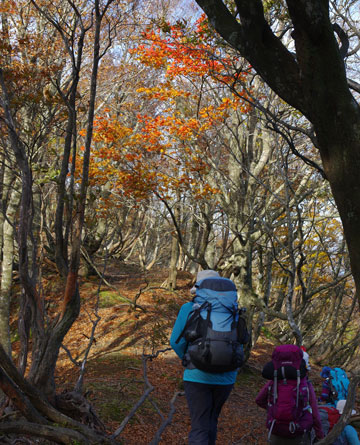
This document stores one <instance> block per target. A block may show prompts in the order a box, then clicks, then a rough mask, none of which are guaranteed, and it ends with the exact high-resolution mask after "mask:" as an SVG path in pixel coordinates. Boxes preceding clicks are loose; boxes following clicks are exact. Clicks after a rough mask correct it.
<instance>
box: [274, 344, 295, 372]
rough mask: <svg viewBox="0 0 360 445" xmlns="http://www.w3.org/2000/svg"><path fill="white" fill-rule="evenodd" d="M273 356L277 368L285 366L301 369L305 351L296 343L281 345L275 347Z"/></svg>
mask: <svg viewBox="0 0 360 445" xmlns="http://www.w3.org/2000/svg"><path fill="white" fill-rule="evenodd" d="M271 358H272V362H273V364H274V368H275V369H279V368H281V367H283V366H293V367H294V368H296V369H300V365H301V361H302V359H303V351H302V350H301V349H300V348H299V346H296V345H280V346H277V347H276V348H275V349H274V351H273V353H272V356H271Z"/></svg>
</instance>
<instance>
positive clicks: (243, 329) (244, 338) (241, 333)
mask: <svg viewBox="0 0 360 445" xmlns="http://www.w3.org/2000/svg"><path fill="white" fill-rule="evenodd" d="M244 312H245V310H244V309H243V308H242V309H239V310H238V314H239V316H238V320H237V335H238V342H239V343H240V344H241V345H245V344H246V343H249V342H250V334H249V331H248V328H247V325H246V320H245V317H244V316H243V314H244Z"/></svg>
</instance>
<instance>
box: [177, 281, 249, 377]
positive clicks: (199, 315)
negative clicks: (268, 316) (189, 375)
mask: <svg viewBox="0 0 360 445" xmlns="http://www.w3.org/2000/svg"><path fill="white" fill-rule="evenodd" d="M196 287H197V289H196V296H195V297H194V299H193V302H194V306H193V310H192V311H191V312H190V314H189V317H188V320H187V322H186V324H185V326H184V329H183V330H182V332H181V334H180V335H179V337H178V338H177V340H176V343H178V342H179V341H180V339H181V338H182V337H184V338H185V340H186V341H187V342H188V347H187V351H186V353H185V355H184V359H183V365H184V366H186V368H188V369H194V368H197V369H200V370H202V371H205V372H210V373H221V372H227V371H234V370H235V369H237V368H239V367H240V366H242V365H243V363H244V351H243V346H242V345H244V344H246V343H248V342H249V333H248V330H247V326H246V321H245V318H244V312H245V310H244V309H240V310H239V309H238V306H237V293H236V287H235V285H234V283H233V282H232V281H231V280H228V279H227V278H207V279H204V280H202V281H201V282H199V283H197V286H196Z"/></svg>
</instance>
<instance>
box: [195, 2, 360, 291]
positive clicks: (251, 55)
mask: <svg viewBox="0 0 360 445" xmlns="http://www.w3.org/2000/svg"><path fill="white" fill-rule="evenodd" d="M197 3H198V4H199V6H200V7H201V8H202V9H203V10H204V11H205V13H206V14H207V16H208V18H209V20H210V23H211V24H212V25H213V27H214V28H215V29H216V30H217V31H218V33H219V34H220V35H221V36H222V37H223V38H224V39H225V40H226V41H227V42H228V43H229V44H230V45H231V46H233V47H234V48H235V49H236V50H238V51H239V53H240V54H241V55H242V56H243V57H245V58H246V59H247V60H248V61H249V63H250V64H251V65H252V67H253V68H254V69H255V70H256V71H257V73H258V74H259V75H260V76H261V77H262V78H263V80H264V81H265V82H266V83H267V84H268V85H269V86H270V87H271V88H272V89H273V90H274V91H275V92H276V93H277V94H278V95H279V96H280V97H281V98H282V99H283V100H285V101H286V102H287V103H289V104H290V105H291V106H293V107H294V108H296V109H298V110H299V111H301V112H302V113H303V114H304V115H305V116H306V117H307V119H308V120H309V121H310V122H311V123H312V124H313V126H314V130H315V134H316V138H317V148H318V149H319V151H320V155H321V159H322V162H323V168H324V171H325V174H326V177H327V179H328V180H329V183H330V186H331V190H332V193H333V196H334V199H335V202H336V205H337V208H338V210H339V214H340V217H341V220H342V223H343V228H344V234H345V238H346V241H347V245H348V249H349V253H350V261H351V268H352V272H353V276H354V280H355V283H356V288H357V295H358V298H359V290H360V231H359V226H360V183H359V179H358V175H359V167H360V107H359V104H358V103H357V102H356V100H355V99H354V97H353V96H352V94H351V92H350V89H349V86H348V82H347V78H346V72H345V64H344V60H343V54H342V53H341V51H340V48H339V45H338V43H337V38H336V35H335V34H334V29H333V24H332V23H331V21H330V17H329V2H328V1H325V0H311V1H309V0H286V4H287V8H288V12H289V16H290V18H291V20H292V24H293V27H294V31H293V32H292V38H293V39H294V43H295V48H296V55H295V56H294V55H293V54H292V53H291V52H290V51H289V50H288V49H287V48H286V47H285V45H283V43H282V42H281V40H280V39H279V38H278V37H277V36H276V35H275V34H274V33H273V32H272V30H271V28H270V26H269V24H268V23H267V21H266V19H265V16H264V10H263V4H262V1H261V0H237V1H236V6H237V11H238V13H239V16H240V20H239V21H238V20H237V18H235V16H234V15H232V14H231V13H230V11H229V9H228V8H227V7H226V6H225V4H224V2H223V1H222V0H197Z"/></svg>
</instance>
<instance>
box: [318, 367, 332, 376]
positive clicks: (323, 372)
mask: <svg viewBox="0 0 360 445" xmlns="http://www.w3.org/2000/svg"><path fill="white" fill-rule="evenodd" d="M330 371H331V368H330V366H324V367H323V368H322V370H321V372H320V376H321V377H323V378H324V379H326V378H328V377H330Z"/></svg>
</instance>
